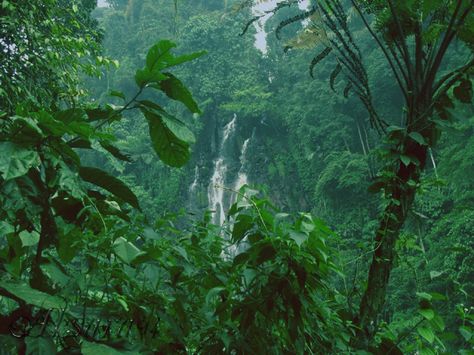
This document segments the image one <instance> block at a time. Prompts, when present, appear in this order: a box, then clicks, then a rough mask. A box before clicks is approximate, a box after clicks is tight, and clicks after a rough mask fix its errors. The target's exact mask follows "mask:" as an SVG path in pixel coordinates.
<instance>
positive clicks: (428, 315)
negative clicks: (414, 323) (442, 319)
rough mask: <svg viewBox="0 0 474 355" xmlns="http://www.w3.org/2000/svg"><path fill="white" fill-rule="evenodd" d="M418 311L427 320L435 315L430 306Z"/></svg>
mask: <svg viewBox="0 0 474 355" xmlns="http://www.w3.org/2000/svg"><path fill="white" fill-rule="evenodd" d="M418 313H420V314H421V315H422V316H423V317H425V318H426V319H428V320H431V319H433V318H434V316H435V313H434V311H433V310H432V309H430V308H423V309H419V310H418Z"/></svg>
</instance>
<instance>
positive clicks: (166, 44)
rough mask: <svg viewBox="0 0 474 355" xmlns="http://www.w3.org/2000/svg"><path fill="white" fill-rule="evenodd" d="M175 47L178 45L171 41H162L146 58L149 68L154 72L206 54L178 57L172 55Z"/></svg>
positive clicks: (199, 53) (203, 52)
mask: <svg viewBox="0 0 474 355" xmlns="http://www.w3.org/2000/svg"><path fill="white" fill-rule="evenodd" d="M174 47H176V44H175V43H173V42H171V41H169V40H163V41H160V42H158V43H157V44H155V45H154V46H153V47H151V48H150V50H149V51H148V54H147V56H146V66H147V68H148V69H149V70H150V71H152V72H153V71H156V70H157V69H158V70H161V69H165V68H169V67H172V66H175V65H178V64H181V63H185V62H188V61H190V60H193V59H195V58H198V57H200V56H202V55H203V54H205V53H206V52H205V51H200V52H195V53H191V54H185V55H182V56H177V57H176V56H174V55H173V54H172V53H171V49H172V48H174Z"/></svg>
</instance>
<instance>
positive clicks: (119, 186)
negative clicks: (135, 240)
mask: <svg viewBox="0 0 474 355" xmlns="http://www.w3.org/2000/svg"><path fill="white" fill-rule="evenodd" d="M79 175H80V176H81V178H82V179H84V180H85V181H87V182H90V183H91V184H94V185H97V186H99V187H102V188H103V189H105V190H107V191H109V192H110V193H112V194H114V195H115V196H117V197H119V198H121V199H122V200H124V201H125V202H128V203H129V204H130V205H132V206H133V207H135V208H137V209H140V205H139V204H138V198H137V196H135V194H134V193H133V192H132V190H130V189H129V188H128V186H127V185H125V184H124V183H123V182H122V181H121V180H119V179H117V178H116V177H114V176H112V175H110V174H109V173H107V172H105V171H103V170H100V169H97V168H92V167H86V166H82V167H81V168H80V169H79Z"/></svg>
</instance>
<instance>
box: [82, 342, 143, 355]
mask: <svg viewBox="0 0 474 355" xmlns="http://www.w3.org/2000/svg"><path fill="white" fill-rule="evenodd" d="M81 352H82V354H83V355H124V354H130V355H131V354H137V352H131V351H127V350H117V349H115V348H112V347H111V346H107V345H105V344H99V343H92V342H89V341H86V340H84V341H83V342H82V345H81Z"/></svg>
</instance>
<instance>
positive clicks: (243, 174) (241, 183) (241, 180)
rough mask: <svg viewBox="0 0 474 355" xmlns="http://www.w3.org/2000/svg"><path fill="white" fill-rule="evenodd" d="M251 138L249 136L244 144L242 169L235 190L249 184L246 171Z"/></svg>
mask: <svg viewBox="0 0 474 355" xmlns="http://www.w3.org/2000/svg"><path fill="white" fill-rule="evenodd" d="M249 143H250V138H247V139H246V140H245V141H244V144H243V145H242V153H241V154H240V169H239V173H238V175H237V180H236V181H235V185H234V190H235V191H238V190H239V189H240V188H241V187H242V186H244V185H247V184H248V176H247V173H246V171H245V170H246V169H245V168H246V166H245V165H246V163H247V149H248V147H249Z"/></svg>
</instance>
